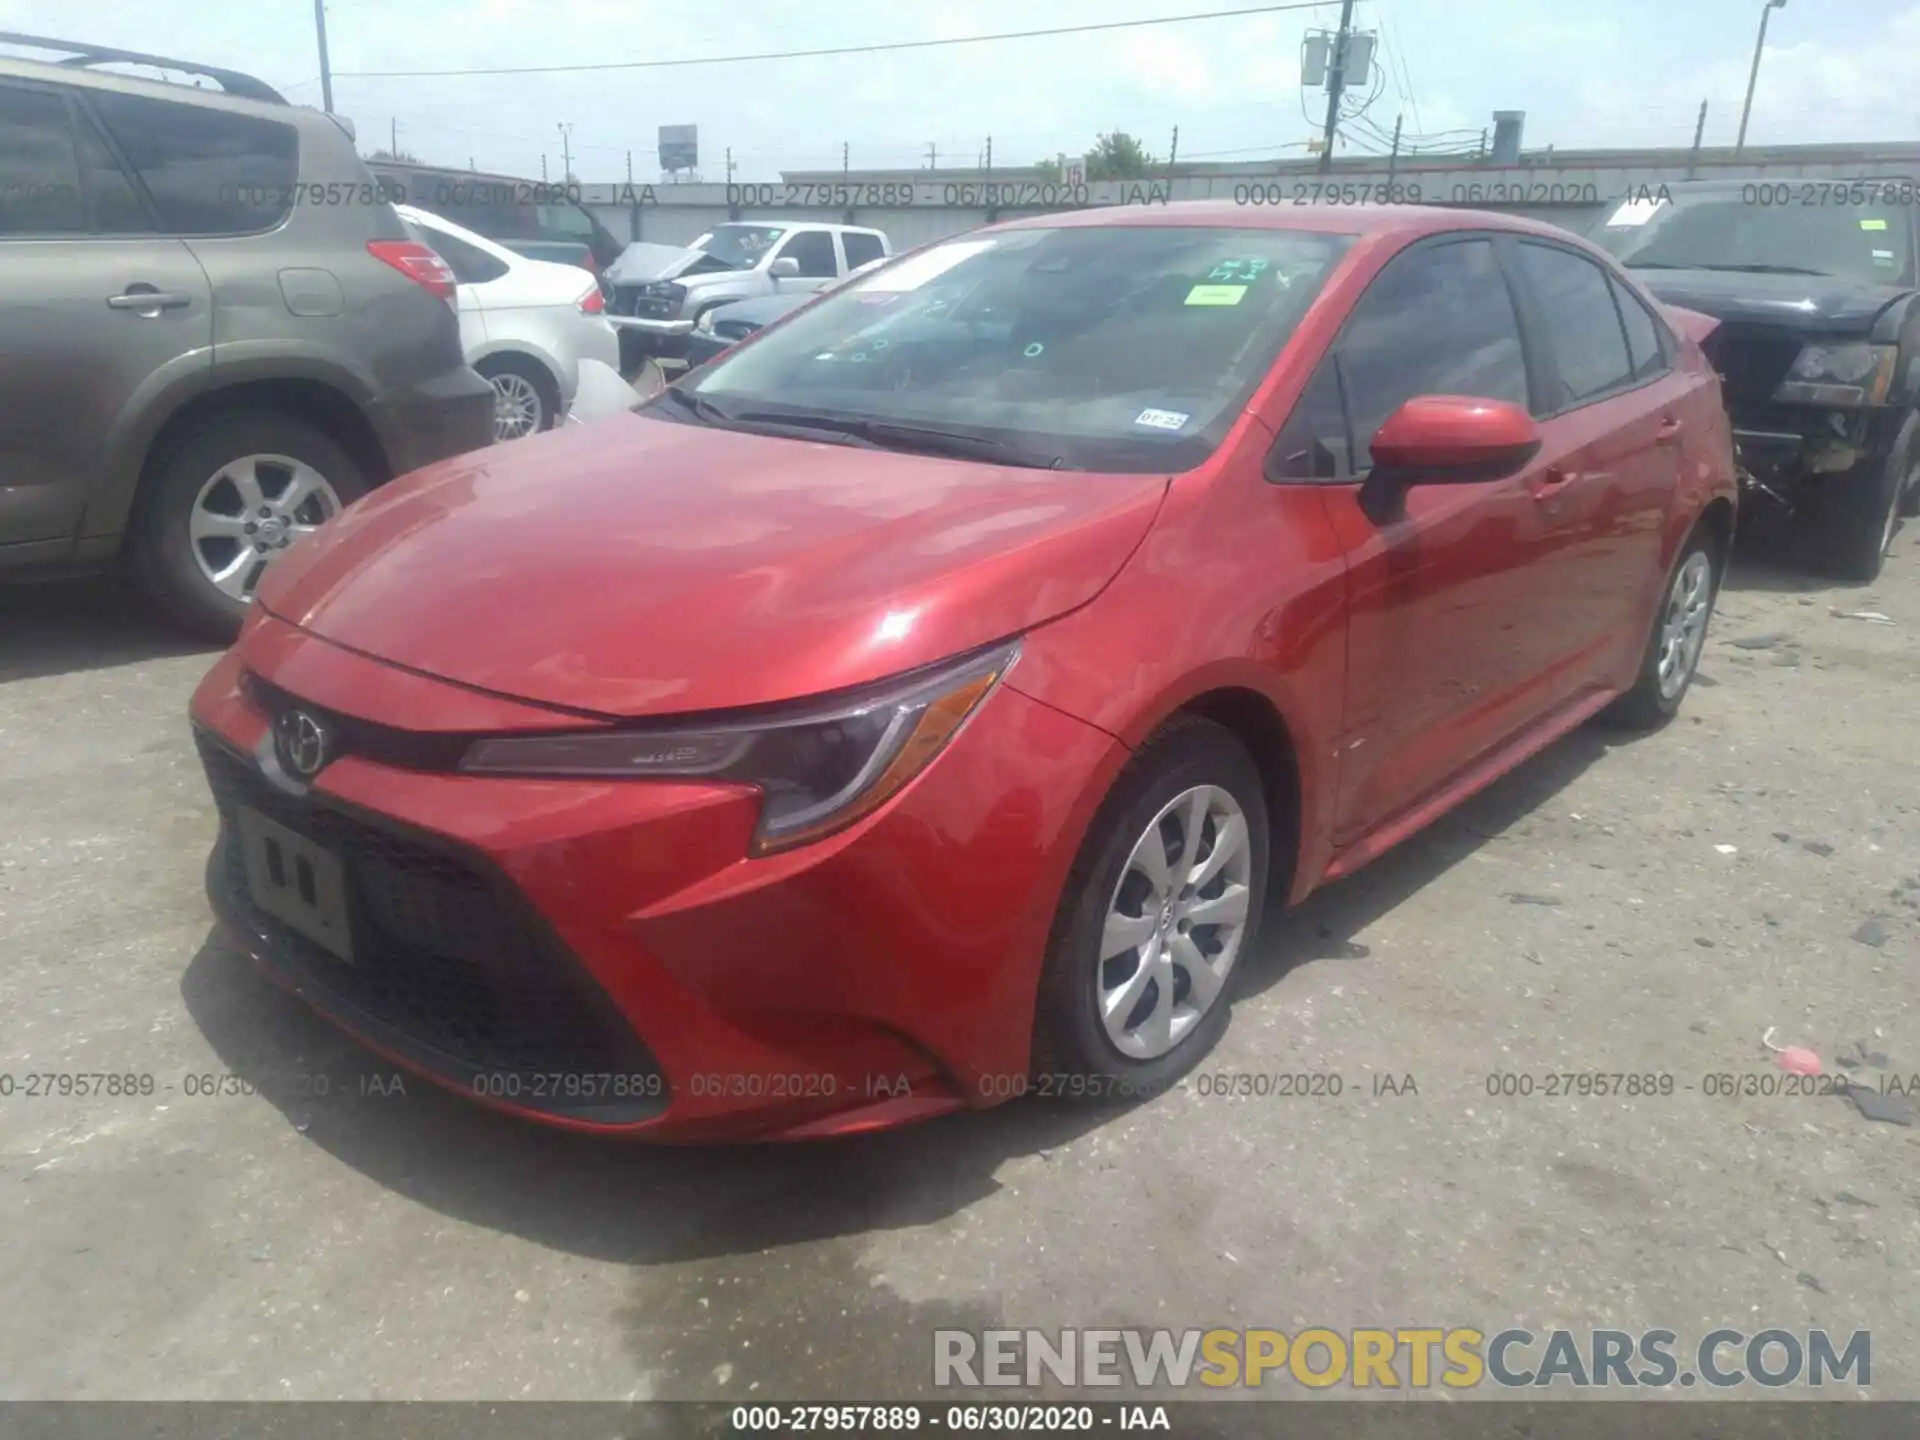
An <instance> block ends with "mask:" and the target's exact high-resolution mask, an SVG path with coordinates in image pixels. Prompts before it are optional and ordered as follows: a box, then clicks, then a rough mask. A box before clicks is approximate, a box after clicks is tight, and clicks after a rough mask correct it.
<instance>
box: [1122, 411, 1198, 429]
mask: <svg viewBox="0 0 1920 1440" xmlns="http://www.w3.org/2000/svg"><path fill="white" fill-rule="evenodd" d="M1192 418H1193V417H1192V416H1191V415H1189V414H1187V413H1186V412H1185V411H1184V410H1142V411H1141V412H1140V413H1139V414H1138V415H1136V416H1134V417H1133V423H1134V424H1136V425H1145V426H1146V427H1147V428H1148V429H1150V430H1178V429H1179V428H1180V427H1181V426H1182V425H1185V424H1186V423H1187V421H1189V420H1191V419H1192Z"/></svg>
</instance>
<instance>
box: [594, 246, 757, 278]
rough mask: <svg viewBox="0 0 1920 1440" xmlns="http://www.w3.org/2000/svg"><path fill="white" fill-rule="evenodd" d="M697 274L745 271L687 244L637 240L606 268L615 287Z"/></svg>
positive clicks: (607, 276) (727, 273)
mask: <svg viewBox="0 0 1920 1440" xmlns="http://www.w3.org/2000/svg"><path fill="white" fill-rule="evenodd" d="M693 273H713V274H725V275H738V274H740V273H742V272H740V271H738V270H736V269H734V268H733V267H732V266H730V265H727V264H725V263H723V262H722V261H719V260H716V259H714V258H713V256H711V255H709V254H707V252H706V251H704V250H689V249H687V248H686V247H685V246H683V245H655V244H653V243H652V242H651V241H647V240H636V241H634V242H633V243H632V244H631V245H629V246H627V248H626V249H625V250H622V251H621V252H620V255H619V258H618V259H616V260H615V261H614V262H613V263H612V264H611V265H609V266H607V268H606V272H605V274H606V278H607V279H608V280H610V281H612V282H613V283H614V284H615V285H644V284H647V283H648V282H649V281H653V280H678V279H681V278H683V277H686V276H689V275H691V274H693Z"/></svg>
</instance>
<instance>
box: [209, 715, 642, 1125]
mask: <svg viewBox="0 0 1920 1440" xmlns="http://www.w3.org/2000/svg"><path fill="white" fill-rule="evenodd" d="M195 740H196V742H197V744H198V745H199V749H200V758H201V763H202V764H203V765H204V766H205V767H206V772H207V780H208V782H209V784H210V785H211V786H212V788H213V794H214V799H215V801H216V802H217V803H218V805H219V807H220V815H221V822H222V823H221V830H220V840H219V842H218V848H217V849H216V851H215V854H214V857H213V859H212V862H211V863H210V864H209V866H208V872H207V883H208V890H209V893H210V895H211V897H212V900H213V903H214V905H215V908H216V909H218V910H220V911H221V912H222V913H224V914H225V915H227V916H228V917H230V918H231V919H232V920H234V921H235V922H237V923H238V924H240V925H241V926H242V927H243V928H244V929H245V930H246V932H247V933H248V934H249V935H250V936H253V937H256V939H257V941H258V946H257V948H258V949H259V950H260V951H261V952H262V954H261V957H260V958H261V959H262V961H263V963H265V964H266V965H267V966H268V968H270V969H271V970H273V971H275V972H276V973H277V974H278V975H279V976H280V977H281V978H282V979H283V980H284V981H286V982H287V983H289V984H291V985H292V986H293V987H294V988H295V989H296V990H298V991H299V992H300V993H301V994H302V995H304V996H305V997H306V998H307V999H308V1000H309V1001H310V1002H311V1003H312V1004H313V1005H314V1006H315V1007H316V1008H318V1009H320V1010H321V1011H323V1012H326V1013H329V1014H332V1015H334V1016H335V1017H336V1018H337V1019H338V1020H339V1021H340V1022H341V1023H343V1024H345V1025H347V1026H348V1027H349V1028H351V1029H354V1030H356V1031H359V1032H360V1033H361V1034H363V1035H365V1036H366V1037H367V1039H369V1040H371V1041H373V1042H374V1043H375V1044H378V1045H381V1046H383V1047H384V1048H386V1049H389V1050H392V1051H394V1052H395V1053H397V1054H399V1055H401V1056H402V1057H403V1058H406V1059H408V1060H411V1061H412V1062H414V1063H415V1064H418V1065H421V1066H422V1067H423V1068H426V1069H428V1070H431V1071H433V1072H435V1073H436V1074H439V1075H442V1076H444V1077H445V1078H447V1079H450V1080H452V1081H454V1082H455V1083H457V1084H459V1085H461V1086H462V1087H471V1088H473V1089H475V1090H476V1091H479V1092H481V1093H485V1094H489V1095H494V1096H497V1097H499V1098H503V1099H507V1100H510V1101H512V1102H514V1103H515V1104H518V1105H520V1106H522V1107H524V1108H527V1109H531V1110H539V1111H543V1112H546V1113H549V1114H554V1115H565V1116H571V1117H574V1118H580V1119H592V1120H598V1121H601V1122H603V1123H608V1124H623V1123H625V1124H630V1123H633V1122H635V1121H638V1120H643V1119H646V1118H647V1117H649V1116H651V1115H654V1114H657V1113H659V1112H660V1111H661V1110H662V1109H664V1108H665V1106H666V1103H667V1086H666V1082H665V1079H664V1077H662V1076H661V1073H660V1070H659V1067H658V1064H657V1063H656V1062H655V1060H654V1058H653V1056H652V1054H651V1052H649V1051H648V1049H647V1047H646V1046H645V1044H643V1043H642V1042H641V1040H640V1038H639V1037H638V1036H637V1035H635V1034H634V1033H633V1030H632V1027H631V1026H629V1025H628V1024H627V1023H626V1022H625V1020H624V1019H623V1018H622V1017H621V1016H620V1015H619V1013H618V1011H617V1010H616V1009H615V1008H614V1006H613V1003H612V1001H611V1000H610V999H609V998H608V997H607V995H606V994H605V992H604V991H602V990H600V988H599V987H598V986H597V985H595V984H594V983H593V982H592V980H591V979H590V978H588V977H587V976H586V975H585V973H584V972H583V971H582V970H581V969H580V967H579V965H578V962H576V961H575V960H574V959H573V957H572V956H571V955H570V954H568V953H567V951H566V950H565V948H564V947H563V946H562V945H561V944H560V942H559V940H558V939H557V938H556V937H554V936H553V935H552V934H551V932H550V931H548V930H547V928H546V927H545V926H544V925H542V924H541V923H540V922H539V920H538V919H537V917H535V916H533V915H532V914H531V913H529V911H528V909H527V907H526V904H525V901H524V900H523V899H522V898H521V897H520V896H519V895H518V894H517V893H516V892H515V891H514V890H513V889H512V887H511V885H510V884H509V883H508V882H507V881H506V880H505V879H504V877H497V876H495V875H493V874H492V873H490V871H489V870H488V869H487V868H483V866H482V865H481V864H478V863H476V862H475V861H474V860H472V859H469V858H468V857H467V856H465V855H464V854H463V853H462V852H461V851H460V850H459V849H458V847H455V846H452V845H449V844H444V843H440V842H432V841H428V840H424V839H421V838H416V837H415V836H413V835H410V834H405V833H401V832H400V831H398V830H396V829H392V828H389V827H388V826H386V825H384V824H381V823H379V822H378V821H377V820H376V819H375V818H374V817H370V816H363V815H362V814H361V813H360V812H358V811H353V812H349V811H348V810H346V809H344V808H341V807H339V806H338V805H335V804H333V803H331V802H328V801H325V800H322V799H320V798H319V797H317V796H314V795H312V794H309V795H307V796H303V797H297V796H293V795H290V794H287V793H286V792H285V791H282V790H281V789H279V788H278V787H276V786H275V785H273V784H272V783H271V782H269V781H268V780H267V779H266V777H265V776H263V775H262V774H261V773H260V771H259V768H258V766H257V765H256V764H255V763H254V762H253V760H251V759H250V758H247V757H245V756H242V755H240V754H238V753H237V752H235V751H234V750H231V749H229V748H228V747H227V746H226V745H224V744H223V743H221V742H220V741H219V740H217V739H215V738H214V737H213V736H211V735H209V734H206V733H204V732H196V734H195ZM242 806H245V807H249V808H251V809H253V810H257V811H259V812H260V813H262V814H264V815H265V816H267V818H269V819H271V820H274V821H277V822H278V823H279V824H281V825H284V826H286V827H287V828H288V829H290V830H293V831H295V832H296V833H298V834H299V835H301V836H303V837H304V838H306V839H308V840H310V841H312V842H313V843H314V844H316V845H320V846H323V847H325V848H326V849H327V850H329V851H330V852H332V853H333V854H334V855H335V856H337V857H338V858H339V859H340V860H341V862H342V863H343V865H344V866H345V869H346V872H347V890H348V903H349V907H350V910H351V912H352V928H353V937H354V945H353V950H354V959H353V962H352V963H347V962H343V961H341V960H338V959H336V958H335V957H333V956H332V955H330V954H328V953H327V952H326V951H325V950H323V949H322V948H321V947H320V946H318V945H316V944H314V943H313V942H312V941H310V940H308V939H307V938H306V937H305V936H303V935H300V934H299V933H297V932H295V931H293V930H292V929H290V928H289V927H287V926H286V925H284V924H282V923H281V922H280V921H279V920H278V919H276V918H275V917H273V916H271V915H269V914H267V913H266V912H264V911H263V910H261V909H260V908H259V907H258V906H256V905H255V904H254V903H253V901H252V898H251V895H250V893H249V890H248V886H247V877H246V865H245V860H244V857H243V855H242V853H241V848H240V835H239V828H238V826H237V824H236V823H235V819H234V816H235V811H236V810H237V809H238V808H239V807H242ZM602 1077H607V1078H602Z"/></svg>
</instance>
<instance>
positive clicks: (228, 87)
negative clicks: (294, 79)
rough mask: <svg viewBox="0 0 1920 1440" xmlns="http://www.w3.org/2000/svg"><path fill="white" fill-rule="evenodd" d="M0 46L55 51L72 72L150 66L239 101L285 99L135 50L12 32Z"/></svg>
mask: <svg viewBox="0 0 1920 1440" xmlns="http://www.w3.org/2000/svg"><path fill="white" fill-rule="evenodd" d="M0 44H6V45H24V46H27V47H29V48H31V49H35V50H55V51H59V52H60V53H62V54H63V55H65V56H66V58H65V59H64V60H57V61H54V62H53V63H54V64H57V65H64V66H69V67H72V68H76V69H85V68H86V67H88V66H90V65H107V64H116V63H124V64H134V65H154V66H157V67H159V68H160V69H162V70H180V71H184V72H186V73H187V74H190V75H201V76H204V77H206V78H207V79H209V80H212V81H215V82H216V83H218V85H219V86H220V88H221V89H222V90H224V91H226V93H227V94H229V95H233V96H236V97H238V98H239V99H242V100H264V101H266V102H267V103H268V104H270V105H285V104H286V103H287V97H286V96H284V95H282V94H281V93H280V92H279V91H278V90H276V89H274V88H273V87H272V86H271V85H269V84H267V82H266V81H264V80H256V79H254V78H253V76H251V75H243V74H241V73H240V72H239V71H238V70H222V69H220V68H219V67H218V66H216V65H199V64H195V63H194V62H193V61H191V60H174V59H171V58H169V57H168V56H165V55H148V54H145V53H143V52H141V51H139V50H116V49H114V48H113V47H112V46H109V45H86V44H82V43H81V42H79V41H77V40H54V39H50V38H48V37H47V36H45V35H22V34H19V33H17V32H15V31H12V30H0Z"/></svg>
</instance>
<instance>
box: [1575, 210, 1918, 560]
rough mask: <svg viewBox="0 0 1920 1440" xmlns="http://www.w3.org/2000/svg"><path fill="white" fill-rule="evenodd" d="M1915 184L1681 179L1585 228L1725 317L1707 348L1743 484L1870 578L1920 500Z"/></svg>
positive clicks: (1674, 298) (1672, 291) (1636, 267)
mask: <svg viewBox="0 0 1920 1440" xmlns="http://www.w3.org/2000/svg"><path fill="white" fill-rule="evenodd" d="M1916 201H1920V184H1917V183H1916V182H1915V181H1913V180H1911V179H1902V180H1859V181H1847V182H1842V181H1806V180H1794V181H1759V182H1753V181H1749V182H1745V183H1742V182H1737V181H1706V182H1690V183H1685V184H1679V185H1672V186H1663V187H1660V188H1659V189H1658V190H1657V191H1654V192H1653V193H1651V194H1642V195H1638V196H1634V197H1631V198H1629V199H1628V200H1627V201H1626V202H1625V203H1624V204H1622V205H1621V206H1620V207H1619V208H1618V209H1617V210H1615V211H1614V212H1613V213H1612V214H1611V215H1609V216H1608V217H1607V218H1606V219H1605V220H1604V221H1603V222H1602V223H1601V224H1600V226H1599V227H1598V228H1597V229H1595V231H1594V232H1593V235H1592V238H1593V239H1594V240H1595V241H1596V242H1597V243H1599V244H1600V245H1601V246H1603V247H1605V248H1606V249H1607V250H1609V251H1611V252H1612V253H1613V255H1614V256H1615V257H1617V258H1618V259H1619V260H1620V261H1621V263H1622V264H1624V265H1625V266H1626V267H1627V268H1628V269H1629V270H1632V271H1634V272H1635V274H1636V278H1638V279H1639V280H1640V281H1641V282H1642V283H1643V284H1645V285H1646V286H1647V288H1648V289H1650V290H1652V291H1653V292H1654V294H1656V295H1658V296H1659V297H1660V298H1661V299H1662V300H1665V301H1667V302H1668V303H1670V304H1673V305H1679V306H1684V307H1685V308H1687V309H1689V310H1698V311H1701V312H1703V313H1705V314H1707V315H1711V316H1713V317H1714V318H1716V319H1718V320H1719V321H1720V322H1721V323H1720V327H1719V329H1718V330H1716V331H1715V332H1714V334H1712V335H1711V336H1709V337H1708V339H1707V340H1706V345H1705V348H1706V351H1707V354H1708V355H1709V357H1710V358H1711V359H1712V360H1713V362H1714V364H1715V366H1716V367H1717V368H1718V369H1719V371H1720V374H1721V376H1722V379H1723V387H1722V388H1723V393H1724V395H1725V397H1726V404H1727V409H1728V411H1729V412H1730V415H1731V417H1732V420H1733V434H1734V446H1735V452H1736V455H1737V457H1738V460H1739V463H1740V470H1741V477H1740V478H1741V483H1742V486H1743V488H1744V490H1745V491H1746V494H1747V496H1748V498H1749V499H1765V500H1771V501H1773V502H1777V504H1778V505H1780V506H1783V507H1786V508H1787V509H1788V510H1789V511H1791V513H1792V514H1793V516H1794V517H1795V519H1796V521H1797V522H1798V524H1799V525H1800V527H1801V529H1802V533H1803V534H1804V535H1805V536H1806V538H1807V540H1808V541H1809V542H1810V544H1811V546H1812V550H1813V554H1814V556H1815V558H1816V559H1817V561H1818V563H1819V564H1820V565H1821V567H1822V568H1823V569H1825V570H1827V571H1828V572H1829V573H1831V574H1833V575H1836V576H1838V577H1840V578H1842V579H1846V580H1855V581H1862V582H1864V581H1869V580H1872V579H1874V578H1875V577H1876V576H1877V575H1878V574H1879V573H1880V565H1881V562H1882V560H1883V559H1884V557H1885V555H1886V552H1887V547H1888V546H1889V545H1890V544H1891V543H1892V540H1893V534H1894V530H1895V527H1896V525H1897V523H1898V519H1899V517H1900V516H1901V515H1913V514H1915V513H1916V508H1917V507H1920V419H1917V418H1916V408H1915V407H1916V401H1920V288H1917V287H1916V283H1915V281H1916V271H1915V258H1916V257H1915V232H1914V224H1915V214H1916V210H1915V205H1916ZM1753 508H1754V509H1758V508H1759V507H1758V506H1755V507H1753Z"/></svg>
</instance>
